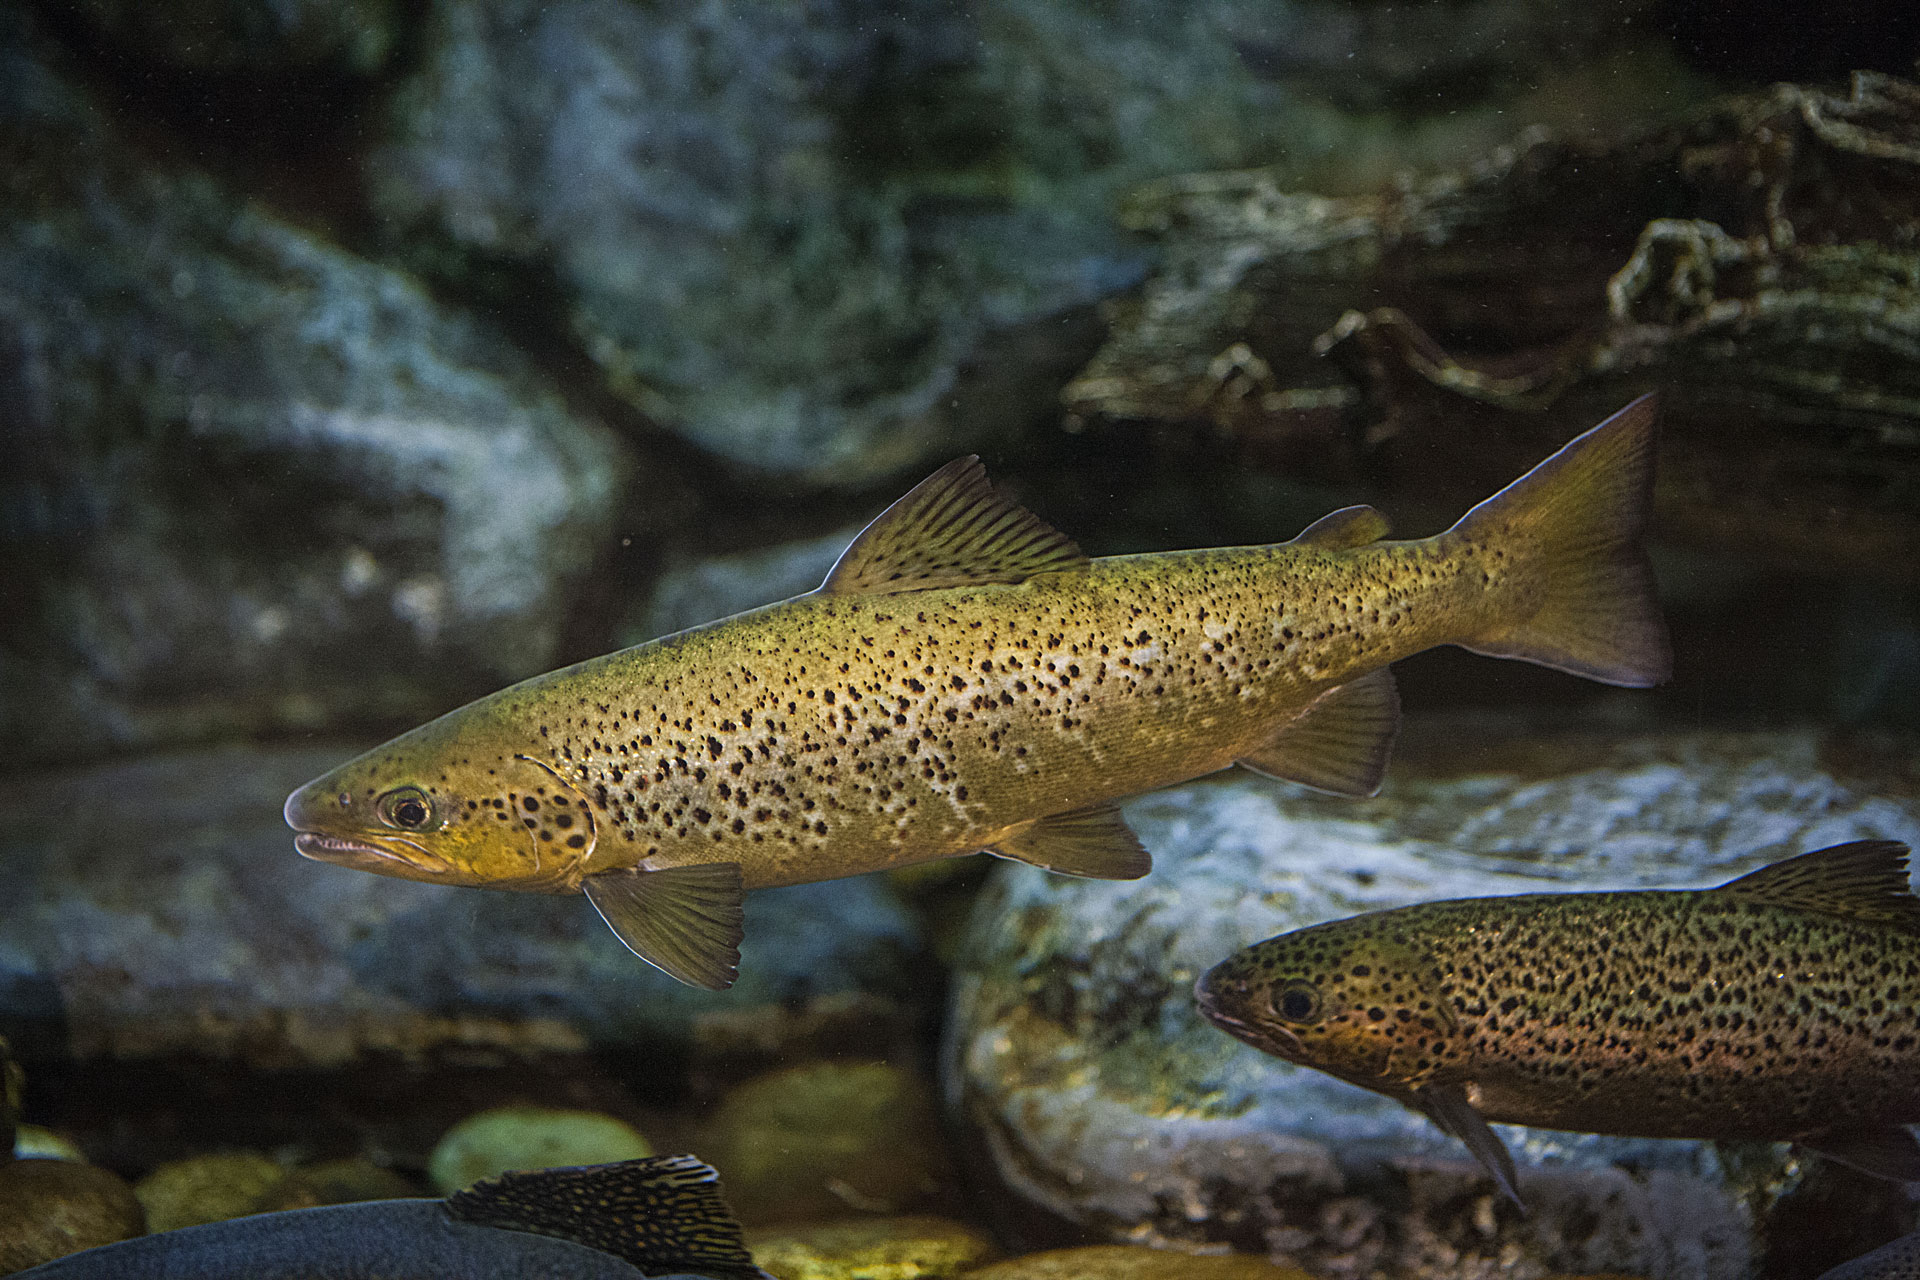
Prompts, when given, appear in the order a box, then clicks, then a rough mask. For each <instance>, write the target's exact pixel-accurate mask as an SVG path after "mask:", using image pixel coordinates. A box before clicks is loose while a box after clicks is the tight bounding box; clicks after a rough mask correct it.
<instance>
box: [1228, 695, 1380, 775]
mask: <svg viewBox="0 0 1920 1280" xmlns="http://www.w3.org/2000/svg"><path fill="white" fill-rule="evenodd" d="M1399 732H1400V692H1399V690H1398V689H1397V688H1395V687H1394V683H1393V672H1392V671H1391V670H1389V669H1388V668H1386V667H1381V668H1380V669H1379V670H1378V671H1370V672H1368V673H1367V674H1366V675H1364V676H1361V677H1359V678H1358V679H1356V680H1349V681H1347V683H1345V684H1343V685H1340V686H1338V687H1336V688H1333V689H1329V690H1327V691H1326V692H1325V693H1323V694H1321V695H1320V696H1319V697H1318V698H1317V699H1315V700H1314V701H1313V702H1312V703H1310V704H1309V705H1308V706H1307V709H1306V710H1304V711H1302V712H1301V713H1300V714H1299V715H1297V716H1295V717H1294V718H1293V719H1291V720H1289V721H1287V722H1286V723H1285V724H1284V725H1282V726H1281V727H1280V730H1279V732H1277V733H1275V734H1274V735H1273V737H1272V738H1270V739H1268V741H1267V742H1266V744H1265V745H1264V746H1262V747H1260V748H1259V749H1258V750H1256V751H1251V752H1249V753H1247V754H1246V755H1243V756H1241V757H1240V760H1239V763H1241V764H1243V765H1245V766H1246V767H1247V768H1249V769H1252V770H1254V771H1255V772H1257V773H1264V774H1266V775H1268V776H1269V777H1274V778H1282V779H1285V780H1286V781H1288V782H1298V783H1301V784H1303V785H1305V786H1309V787H1313V788H1315V789H1316V790H1319V791H1331V792H1333V793H1334V794H1335V795H1342V796H1370V795H1372V794H1374V793H1375V792H1376V791H1378V790H1380V784H1381V782H1382V781H1384V780H1385V778H1386V774H1387V757H1388V756H1389V755H1390V754H1392V751H1393V739H1394V736H1395V735H1396V734H1398V733H1399Z"/></svg>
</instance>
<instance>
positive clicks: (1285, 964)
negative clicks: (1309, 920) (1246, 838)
mask: <svg viewBox="0 0 1920 1280" xmlns="http://www.w3.org/2000/svg"><path fill="white" fill-rule="evenodd" d="M1363 922H1365V923H1363ZM1194 997H1195V999H1196V1001H1197V1002H1198V1003H1199V1006H1200V1012H1201V1013H1203V1014H1205V1015H1206V1017H1207V1019H1208V1021H1210V1022H1212V1023H1213V1024H1214V1025H1215V1026H1217V1027H1219V1028H1220V1029H1221V1030H1223V1031H1225V1032H1227V1033H1228V1034H1229V1035H1232V1036H1235V1037H1237V1038H1239V1039H1241V1040H1244V1041H1246V1042H1247V1043H1248V1044H1250V1045H1252V1046H1253V1047H1254V1048H1256V1049H1259V1050H1261V1051H1262V1052H1265V1053H1270V1054H1272V1055H1273V1056H1274V1057H1276V1058H1282V1059H1284V1060H1286V1061H1288V1062H1294V1063H1298V1064H1299V1065H1301V1066H1304V1067H1312V1068H1314V1069H1315V1070H1318V1071H1324V1072H1326V1073H1327V1074H1329V1075H1333V1076H1338V1077H1339V1078H1341V1079H1343V1080H1346V1081H1349V1082H1351V1083H1353V1084H1357V1085H1361V1086H1364V1087H1366V1088H1369V1089H1375V1090H1379V1091H1381V1092H1385V1093H1392V1094H1401V1093H1404V1092H1407V1091H1409V1090H1412V1089H1417V1088H1420V1087H1422V1086H1424V1085H1428V1084H1431V1083H1435V1082H1436V1081H1437V1080H1438V1079H1439V1078H1440V1076H1441V1074H1442V1072H1443V1068H1444V1066H1445V1064H1446V1062H1447V1061H1448V1059H1450V1058H1451V1057H1453V1056H1454V1045H1453V1037H1454V1032H1455V1021H1454V1016H1453V1010H1452V1009H1451V1008H1450V1007H1449V1006H1448V1005H1447V1004H1446V1002H1445V1001H1444V999H1443V998H1442V996H1441V978H1440V972H1439V969H1438V967H1437V966H1436V965H1435V964H1434V962H1433V960H1432V958H1431V957H1430V956H1427V955H1425V954H1424V953H1423V952H1422V951H1421V950H1420V949H1418V948H1417V947H1414V946H1412V945H1410V944H1409V943H1407V942H1405V941H1402V940H1399V939H1396V938H1395V937H1394V936H1392V935H1391V934H1390V933H1388V932H1386V931H1384V930H1378V929H1376V928H1375V927H1373V926H1372V922H1371V921H1369V920H1367V918H1366V917H1361V918H1360V919H1356V920H1344V921H1335V922H1334V923H1332V924H1326V925H1316V926H1314V927H1313V928H1310V929H1301V930H1298V931H1296V932H1294V933H1287V934H1282V935H1281V936H1279V937H1277V938H1269V939H1267V940H1266V941H1265V942H1259V943H1255V944H1254V945H1253V946H1251V947H1247V948H1245V949H1244V950H1241V951H1238V952H1236V953H1235V954H1233V955H1232V956H1229V957H1228V958H1227V959H1225V960H1223V961H1221V962H1220V963H1219V964H1217V965H1215V966H1214V967H1213V968H1212V969H1209V970H1208V971H1207V972H1206V973H1205V974H1203V975H1202V976H1201V978H1200V981H1199V982H1198V983H1197V984H1195V987H1194Z"/></svg>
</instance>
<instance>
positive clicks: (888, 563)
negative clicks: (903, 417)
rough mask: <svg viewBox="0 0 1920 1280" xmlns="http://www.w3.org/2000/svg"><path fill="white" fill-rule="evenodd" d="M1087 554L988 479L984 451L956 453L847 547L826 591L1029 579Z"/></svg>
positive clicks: (1082, 563) (878, 591) (1084, 561)
mask: <svg viewBox="0 0 1920 1280" xmlns="http://www.w3.org/2000/svg"><path fill="white" fill-rule="evenodd" d="M1089 563H1091V562H1090V561H1089V560H1088V558H1087V553H1086V552H1084V551H1082V550H1081V549H1080V548H1079V546H1078V545H1077V544H1076V543H1075V542H1074V541H1073V539H1072V538H1069V537H1068V536H1067V535H1066V534H1064V533H1061V532H1060V531H1059V530H1058V529H1055V528H1054V527H1053V526H1052V525H1049V524H1048V523H1047V522H1046V521H1044V520H1042V519H1041V518H1040V517H1039V516H1036V515H1035V514H1033V512H1031V511H1029V510H1027V509H1026V508H1025V507H1023V506H1021V505H1020V504H1019V503H1016V502H1009V501H1007V500H1006V499H1005V498H1002V497H1001V496H999V495H998V494H996V493H995V492H994V491H993V487H992V486H991V485H989V484H988V483H987V472H986V468H984V467H982V466H981V465H980V459H979V458H977V457H965V458H956V459H955V460H954V461H952V462H949V463H948V464H947V465H946V466H944V467H942V468H940V469H939V470H938V471H936V472H934V473H933V474H932V475H930V476H928V477H927V478H926V479H925V480H922V481H921V482H920V483H919V484H917V485H915V486H914V487H913V488H912V489H911V490H910V491H909V492H908V493H907V495H906V496H905V497H903V498H901V499H900V500H899V501H898V502H896V503H894V504H893V505H892V506H890V507H888V508H887V509H886V510H885V511H882V512H881V513H880V514H879V515H878V516H876V517H875V518H874V521H873V523H872V524H869V525H868V526H867V527H866V528H864V529H862V530H861V531H860V535H859V536H858V537H857V538H855V539H854V540H853V541H852V542H851V543H849V544H848V546H847V549H846V550H845V551H843V552H841V553H840V559H839V560H838V561H837V562H835V564H834V566H833V569H832V571H831V572H829V573H828V574H827V580H826V581H825V582H823V583H821V584H820V591H821V593H822V594H824V595H840V596H845V595H892V594H896V593H898V592H902V591H926V590H930V589H932V588H935V587H965V586H974V585H978V584H981V583H988V582H1007V583H1011V582H1025V581H1026V580H1027V579H1028V578H1031V577H1033V576H1034V575H1035V574H1038V573H1055V572H1058V571H1060V570H1063V569H1082V568H1085V567H1086V566H1087V565H1088V564H1089Z"/></svg>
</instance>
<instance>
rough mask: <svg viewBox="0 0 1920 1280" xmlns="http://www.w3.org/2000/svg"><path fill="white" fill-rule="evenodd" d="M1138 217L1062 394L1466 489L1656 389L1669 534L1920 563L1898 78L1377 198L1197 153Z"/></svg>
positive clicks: (1075, 404) (1355, 473)
mask: <svg viewBox="0 0 1920 1280" xmlns="http://www.w3.org/2000/svg"><path fill="white" fill-rule="evenodd" d="M1122 218H1123V221H1125V222H1126V223H1127V225H1129V226H1131V227H1132V228H1134V229H1136V230H1139V231H1142V232H1145V233H1148V234H1151V235H1154V236H1156V237H1157V238H1158V239H1159V240H1160V242H1161V244H1162V247H1163V249H1164V251H1165V257H1164V260H1163V263H1162V265H1161V266H1160V267H1159V268H1158V269H1157V271H1156V273H1155V274H1154V275H1153V276H1152V277H1151V278H1150V279H1149V280H1148V282H1147V284H1146V286H1145V287H1144V289H1143V290H1142V292H1141V294H1140V295H1139V296H1138V298H1137V299H1130V300H1128V301H1127V302H1126V303H1125V304H1123V305H1116V306H1115V307H1114V308H1113V309H1112V310H1111V312H1110V316H1111V319H1112V320H1113V326H1112V329H1111V332H1110V334H1109V336H1108V339H1107V342H1106V345H1105V346H1104V347H1103V348H1102V349H1101V351H1100V353H1099V354H1098V355H1097V356H1095V358H1094V359H1093V360H1092V361H1091V362H1089V364H1088V365H1087V367H1086V368H1085V369H1083V370H1082V371H1081V373H1080V374H1079V375H1078V377H1077V378H1076V379H1075V380H1074V382H1073V383H1072V384H1071V385H1070V386H1069V387H1068V388H1067V390H1066V392H1065V393H1064V397H1065V400H1066V402H1067V405H1068V407H1069V409H1070V410H1071V411H1072V412H1073V413H1074V414H1075V415H1077V416H1078V418H1079V419H1081V420H1082V421H1083V422H1091V421H1095V420H1099V421H1105V422H1130V423H1139V422H1148V423H1162V424H1169V423H1170V424H1178V425H1179V426H1180V427H1181V428H1184V429H1186V430H1188V431H1198V432H1200V433H1201V434H1202V435H1204V436H1205V437H1206V438H1208V439H1210V440H1214V441H1221V440H1224V441H1226V442H1228V443H1227V447H1228V448H1229V449H1231V450H1232V451H1234V452H1236V453H1237V454H1238V455H1239V456H1240V457H1241V458H1242V459H1243V460H1245V461H1247V462H1250V463H1255V464H1258V465H1263V466H1267V467H1270V468H1272V469H1274V470H1275V471H1277V472H1279V473H1281V474H1284V475H1287V476H1290V477H1296V478H1297V477H1307V476H1317V477H1318V478H1320V479H1321V480H1323V481H1331V480H1333V479H1336V478H1344V479H1346V480H1347V481H1349V482H1351V481H1353V480H1354V479H1356V478H1357V477H1360V476H1364V477H1365V478H1366V479H1367V480H1368V481H1369V482H1370V483H1371V484H1373V485H1375V486H1384V487H1386V488H1388V489H1390V490H1405V491H1407V492H1408V493H1409V494H1410V495H1412V496H1415V497H1419V498H1423V499H1424V500H1426V501H1428V502H1431V503H1433V504H1435V506H1436V509H1438V510H1453V509H1455V508H1454V505H1453V504H1454V503H1455V502H1456V501H1458V500H1466V499H1471V498H1472V497H1474V496H1476V495H1478V494H1479V493H1480V492H1482V491H1483V485H1484V484H1485V483H1486V482H1487V481H1488V480H1489V479H1491V478H1494V477H1497V476H1500V475H1505V474H1507V473H1508V472H1509V471H1510V470H1511V469H1512V468H1513V466H1514V465H1515V463H1516V462H1518V461H1519V460H1521V459H1527V458H1533V457H1538V456H1540V454H1541V453H1543V452H1545V451H1546V450H1547V449H1548V448H1550V447H1552V446H1553V445H1555V444H1557V443H1558V442H1559V441H1561V440H1564V439H1566V438H1567V436H1569V435H1570V434H1572V432H1573V431H1574V430H1575V429H1577V428H1578V427H1580V426H1583V425H1584V424H1585V423H1587V422H1589V421H1591V420H1592V419H1593V418H1594V416H1595V415H1596V414H1598V413H1601V412H1605V411H1607V410H1610V409H1612V408H1617V407H1618V406H1619V405H1620V404H1623V403H1625V402H1626V401H1627V400H1628V399H1630V398H1631V397H1632V396H1633V395H1635V394H1637V393H1639V392H1641V391H1645V390H1647V389H1649V388H1653V387H1658V388H1660V390H1661V400H1662V415H1663V418H1664V421H1665V429H1664V433H1663V439H1662V456H1661V463H1660V483H1659V491H1658V494H1657V495H1656V501H1657V505H1658V509H1659V517H1660V520H1659V527H1660V529H1661V531H1662V532H1663V533H1666V534H1668V535H1670V536H1673V537H1675V538H1676V539H1680V540H1685V541H1687V542H1690V543H1692V544H1694V545H1696V546H1700V547H1703V548H1709V549H1712V550H1715V551H1719V552H1726V553H1732V554H1737V555H1740V556H1742V557H1746V558H1749V559H1757V560H1760V561H1762V562H1766V563H1771V564H1774V565H1778V566H1785V567H1791V568H1797V569H1801V570H1807V571H1811V572H1814V573H1818V574H1822V575H1829V574H1831V573H1833V572H1834V571H1835V570H1836V569H1843V570H1845V571H1847V572H1854V573H1859V574H1862V575H1865V576H1867V577H1870V578H1878V579H1881V580H1883V581H1895V582H1904V583H1907V584H1912V583H1914V582H1915V581H1916V580H1917V579H1916V574H1920V568H1917V566H1920V504H1916V503H1915V501H1914V499H1913V490H1912V485H1911V478H1912V476H1913V474H1914V471H1915V467H1916V464H1917V462H1920V452H1917V450H1920V358H1917V357H1916V351H1920V286H1916V283H1915V282H1916V280H1920V256H1916V252H1915V248H1914V244H1915V239H1916V236H1920V85H1916V84H1915V83H1913V82H1912V81H1908V80H1903V79H1898V78H1895V77H1890V76H1885V75H1878V74H1862V75H1860V76H1858V77H1856V78H1855V81H1854V85H1853V89H1852V91H1851V93H1848V94H1837V93H1831V92H1828V91H1826V90H1824V89H1819V88H1811V87H1799V86H1793V85H1780V86H1776V87H1775V88H1774V89H1772V90H1770V91H1768V92H1765V93H1759V94H1751V95H1743V96H1737V97H1728V98H1722V99H1720V100H1717V101H1716V102H1714V103H1713V104H1712V105H1710V106H1709V107H1707V108H1705V109H1702V110H1700V111H1698V112H1697V113H1695V114H1693V115H1692V116H1691V117H1689V118H1686V119H1683V120H1682V121H1680V122H1679V123H1669V124H1665V125H1662V126H1660V127H1657V128H1653V129H1647V130H1642V131H1638V132H1634V133H1631V134H1630V135H1628V136H1626V137H1624V138H1619V139H1595V138H1584V139H1583V138H1578V137H1573V136H1567V137H1554V136H1550V135H1549V134H1547V133H1546V132H1545V131H1542V130H1534V131H1531V132H1528V133H1526V134H1523V135H1521V136H1520V137H1519V138H1518V139H1516V140H1515V141H1514V142H1513V143H1512V144H1511V145H1507V146H1503V147H1500V148H1498V149H1495V150H1493V151H1492V152H1491V153H1490V154H1488V155H1487V156H1486V157H1485V158H1484V159H1483V160H1482V161H1481V162H1480V163H1478V164H1475V165H1473V166H1471V167H1468V168H1465V169H1463V170H1462V171H1460V172H1457V173H1450V174H1445V175H1441V176H1437V177H1433V178H1429V179H1424V180H1420V181H1413V180H1408V181H1406V182H1404V183H1400V184H1396V185H1394V186H1392V187H1390V188H1389V189H1386V190H1382V191H1379V192H1375V193H1370V194H1366V195H1355V196H1349V197H1339V198H1329V197H1325V196H1321V195H1316V194H1312V193H1310V192H1305V191H1300V190H1296V189H1293V188H1292V183H1291V181H1290V178H1289V175H1287V174H1286V173H1284V172H1280V171H1275V170H1267V171H1248V172H1240V173H1202V174H1194V175H1189V176H1186V177H1182V178H1177V179H1171V180H1167V181H1162V182H1158V183H1155V184H1153V185H1151V186H1148V187H1145V188H1143V189H1141V190H1139V191H1136V192H1135V193H1134V194H1133V195H1132V196H1131V197H1130V198H1129V201H1128V203H1127V205H1126V206H1125V208H1124V209H1123V212H1122ZM1469 441H1470V442H1471V445H1470V447H1466V442H1469Z"/></svg>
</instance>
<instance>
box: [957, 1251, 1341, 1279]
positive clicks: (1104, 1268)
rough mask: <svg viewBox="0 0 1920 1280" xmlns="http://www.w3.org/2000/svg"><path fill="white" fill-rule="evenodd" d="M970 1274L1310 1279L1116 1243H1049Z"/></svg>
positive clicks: (1237, 1260)
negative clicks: (1043, 1249) (1061, 1245)
mask: <svg viewBox="0 0 1920 1280" xmlns="http://www.w3.org/2000/svg"><path fill="white" fill-rule="evenodd" d="M967 1274H968V1276H969V1280H1312V1277H1310V1276H1308V1275H1307V1273H1306V1272H1304V1271H1302V1270H1300V1269H1299V1268H1298V1267H1283V1266H1280V1265H1278V1264H1276V1263H1272V1262H1269V1261H1267V1260H1266V1259H1265V1258H1255V1257H1252V1256H1250V1255H1248V1254H1244V1253H1229V1254H1193V1253H1180V1252H1176V1251H1175V1250H1171V1249H1142V1248H1136V1247H1130V1246H1127V1245H1118V1244H1097V1245H1086V1246H1083V1247H1081V1248H1078V1249H1050V1250H1048V1251H1047V1252H1045V1253H1030V1254H1028V1255H1027V1256H1025V1257H1024V1258H1011V1259H1009V1260H1007V1261H1006V1262H997V1263H995V1264H994V1265H992V1266H990V1267H982V1268H981V1269H980V1270H978V1271H970V1272H968V1273H967Z"/></svg>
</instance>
